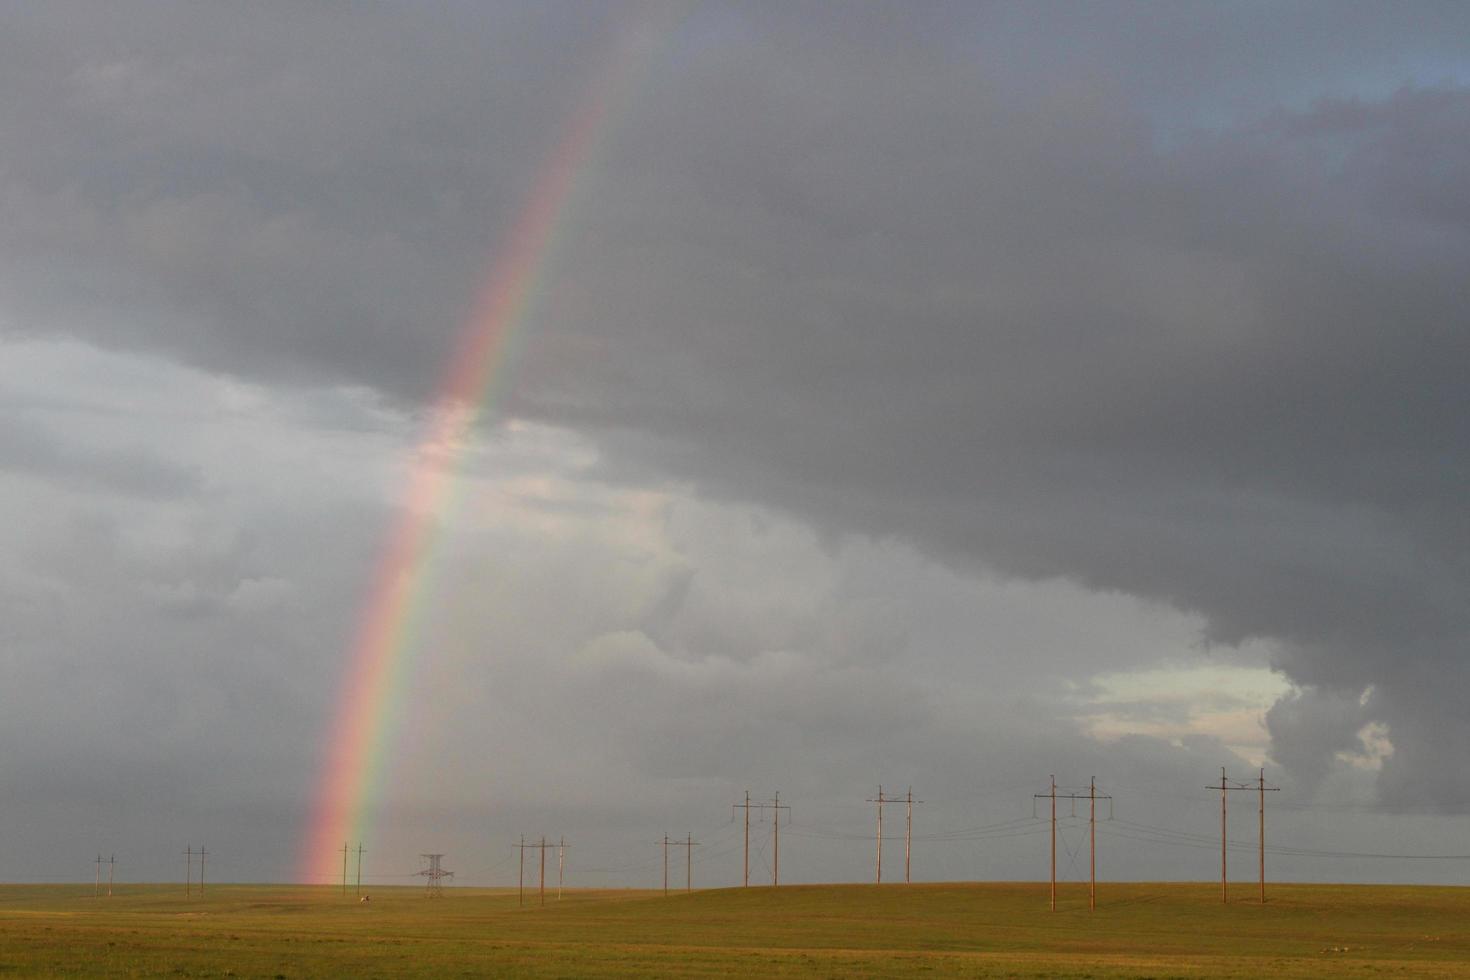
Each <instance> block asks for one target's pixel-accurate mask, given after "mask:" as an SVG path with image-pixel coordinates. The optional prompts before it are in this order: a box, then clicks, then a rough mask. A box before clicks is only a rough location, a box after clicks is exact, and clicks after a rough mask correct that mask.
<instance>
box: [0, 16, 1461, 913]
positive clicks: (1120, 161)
mask: <svg viewBox="0 0 1470 980" xmlns="http://www.w3.org/2000/svg"><path fill="white" fill-rule="evenodd" d="M1467 39H1470V8H1467V7H1466V6H1465V5H1463V4H1457V3H1446V4H1435V3H1416V4H1409V5H1401V4H1396V5H1387V4H1384V5H1369V4H1353V5H1347V4H1341V3H1312V2H1305V0H1303V2H1296V3H1235V4H1208V3H1199V4H1196V3H1185V2H1181V3H1172V4H1168V5H1159V4H1132V3H1096V4H1087V5H1077V4H1062V3H995V4H988V3H987V4H977V3H959V4H946V3H937V2H936V3H926V4H912V3H902V4H900V3H853V4H839V5H832V4H812V3H801V2H796V3H791V2H782V3H770V4H766V3H741V4H723V3H713V2H711V3H697V4H696V3H689V4H677V3H659V2H649V3H615V2H610V3H606V4H598V5H588V4H584V3H557V2H550V3H534V4H532V3H519V4H507V3H479V2H477V3H467V2H466V3H436V4H418V3H413V4H410V3H381V4H341V3H319V4H272V3H263V4H251V5H229V4H208V3H192V2H190V3H182V2H181V3H168V2H156V3H154V2H131V0H130V2H122V3H115V2H114V3H71V2H67V0H60V2H54V3H47V4H39V5H12V6H9V7H7V8H6V9H5V10H4V11H3V12H0V95H3V97H0V518H3V519H0V744H3V745H4V746H5V750H4V751H3V752H0V786H4V787H5V792H4V799H3V802H0V815H3V819H0V824H3V826H4V828H5V829H4V833H3V835H0V880H13V881H52V880H59V881H73V880H76V881H85V880H88V879H89V877H90V876H91V874H92V873H93V870H94V869H93V867H92V862H93V860H94V858H95V856H96V855H97V854H98V853H101V854H102V855H103V856H104V857H105V856H108V855H112V854H115V855H116V857H117V862H118V864H117V873H118V875H119V879H120V880H133V881H142V880H171V879H173V878H176V877H178V876H179V875H181V874H182V873H183V868H182V865H183V863H184V862H183V852H184V850H185V848H186V847H190V848H196V847H199V846H207V847H208V848H209V849H210V855H211V857H210V862H211V863H210V869H211V870H210V874H211V877H212V878H213V877H217V878H219V879H221V880H239V881H312V882H318V883H330V882H331V881H332V880H334V874H335V873H334V872H333V871H332V870H331V869H332V868H333V867H334V864H333V862H334V861H336V860H337V858H336V857H334V856H333V854H332V853H324V852H325V851H327V848H326V846H325V844H324V841H325V840H326V839H327V837H331V835H332V834H335V833H336V832H337V830H338V829H339V828H338V826H337V825H335V824H332V823H331V822H330V821H329V820H326V818H325V817H324V816H323V814H326V813H329V812H332V807H333V806H334V805H335V804H334V800H335V803H339V804H342V805H343V806H349V807H350V808H351V810H352V813H353V814H354V816H353V817H352V818H351V820H350V822H349V823H347V824H343V825H342V826H341V828H340V829H341V830H342V831H343V833H342V834H341V835H339V836H341V837H342V840H341V842H340V843H333V844H332V846H333V847H340V844H341V843H350V844H351V845H352V846H353V847H354V848H355V847H356V846H357V844H358V843H361V844H362V845H363V847H364V848H365V855H366V856H365V858H364V865H363V876H364V879H365V880H366V881H368V882H375V883H379V884H409V883H413V882H414V881H415V880H421V879H416V878H415V877H414V876H415V873H416V872H417V871H418V870H419V869H420V867H421V862H420V854H421V853H424V852H435V853H443V854H444V855H445V858H444V865H445V867H447V868H450V869H452V870H454V871H455V872H456V875H457V877H456V879H455V880H456V882H457V883H461V884H508V883H513V882H514V881H515V877H516V873H517V866H516V861H517V857H516V853H517V852H516V851H515V850H514V849H513V848H512V846H511V845H512V844H514V843H516V842H518V841H519V840H520V839H521V837H522V836H523V835H524V836H526V837H527V838H530V839H536V840H539V839H540V837H541V836H542V835H545V836H546V837H548V838H554V839H558V840H560V839H563V838H565V840H566V841H567V842H568V843H569V844H570V847H569V849H568V852H567V875H568V879H567V880H568V884H572V885H583V886H587V885H597V886H632V887H641V886H651V885H656V884H658V883H659V880H660V874H661V867H662V866H661V857H662V852H661V849H660V845H659V843H658V842H659V841H660V840H661V839H662V838H663V837H664V835H665V834H668V835H672V836H677V837H680V838H684V837H685V836H686V835H692V837H693V839H694V840H696V841H698V842H699V847H698V848H697V849H696V853H695V861H694V872H693V873H694V876H695V884H696V885H701V884H702V885H730V884H738V883H739V881H740V877H741V861H742V849H743V844H742V838H743V825H742V823H741V822H740V821H739V819H738V818H739V815H740V813H741V811H737V810H732V807H731V805H732V804H734V803H736V802H741V801H743V800H744V794H745V793H746V792H747V791H749V792H750V793H751V798H752V799H754V800H757V801H763V802H765V801H770V800H772V799H773V798H774V796H775V794H776V793H778V792H779V793H780V799H781V802H782V803H783V804H789V805H790V807H791V809H790V810H789V811H781V812H782V813H783V815H784V819H786V820H789V823H783V824H782V825H781V877H782V881H783V883H784V882H803V881H810V882H816V881H862V880H868V879H869V878H870V876H871V875H872V874H873V857H874V855H873V850H874V841H873V834H874V829H873V825H874V822H875V817H876V809H877V808H876V806H875V805H874V804H872V803H870V802H868V801H869V800H870V799H871V798H873V797H874V796H876V795H877V794H878V792H879V787H880V786H881V787H882V792H883V793H884V794H885V795H891V794H905V793H907V792H908V791H909V790H910V788H911V789H912V791H913V794H914V798H915V799H918V800H922V801H923V802H922V803H917V804H915V805H914V807H913V810H914V815H913V835H914V845H913V848H914V849H913V875H914V878H915V880H949V879H957V878H958V879H1008V880H1010V879H1030V880H1035V879H1041V878H1044V877H1045V876H1046V874H1047V853H1048V852H1047V832H1048V829H1049V825H1048V823H1047V822H1046V821H1045V820H1043V819H1041V816H1040V815H1042V814H1043V813H1044V807H1045V806H1047V805H1049V804H1042V805H1041V807H1040V808H1039V807H1038V804H1037V801H1036V800H1035V798H1034V797H1035V794H1037V793H1044V792H1048V791H1049V785H1050V783H1049V779H1050V777H1052V776H1055V778H1056V780H1057V782H1058V784H1059V785H1060V786H1061V787H1062V792H1063V793H1064V794H1073V793H1086V792H1088V791H1089V790H1088V788H1089V786H1090V784H1091V781H1092V780H1094V779H1095V780H1096V785H1097V791H1098V792H1099V793H1102V794H1104V795H1105V796H1107V797H1110V798H1111V799H1109V800H1107V801H1106V803H1105V805H1104V804H1100V805H1099V814H1098V815H1099V823H1098V831H1099V833H1098V837H1099V845H1098V846H1099V856H1098V867H1099V875H1100V877H1102V878H1104V879H1107V878H1112V879H1132V880H1164V879H1208V878H1210V877H1212V876H1213V875H1215V874H1217V873H1218V860H1219V850H1218V833H1219V805H1220V795H1221V794H1220V792H1219V791H1218V789H1217V790H1215V791H1214V792H1212V791H1211V790H1210V789H1209V788H1208V786H1209V784H1211V783H1214V784H1216V785H1218V782H1219V779H1220V774H1221V769H1222V767H1223V768H1224V769H1225V770H1226V772H1227V775H1228V777H1229V778H1230V779H1231V780H1233V781H1241V782H1246V781H1250V780H1253V779H1256V778H1257V776H1258V774H1259V772H1260V770H1261V769H1264V771H1265V778H1266V780H1267V781H1268V783H1269V784H1270V785H1272V786H1276V787H1279V788H1280V792H1277V793H1273V794H1272V795H1271V797H1270V799H1269V800H1268V802H1267V808H1268V818H1269V827H1268V844H1269V845H1270V846H1271V850H1270V853H1269V854H1268V863H1269V865H1270V871H1271V874H1272V876H1273V877H1276V878H1279V879H1281V880H1326V881H1336V880H1341V881H1407V882H1430V883H1465V882H1466V880H1467V879H1470V848H1467V847H1466V845H1465V844H1464V835H1465V831H1466V827H1467V819H1470V815H1467V808H1470V770H1467V769H1466V768H1465V766H1464V764H1463V759H1462V754H1463V753H1462V747H1463V746H1464V745H1465V744H1466V742H1467V740H1470V720H1467V715H1466V713H1465V711H1464V703H1463V702H1464V695H1465V692H1466V690H1470V660H1467V657H1466V654H1467V652H1470V604H1467V602H1466V601H1465V600H1466V596H1467V594H1470V561H1467V558H1466V555H1470V495H1467V493H1466V486H1467V484H1470V381H1467V380H1466V367H1467V364H1470V320H1467V312H1466V311H1467V309H1470V305H1467V300H1470V287H1467V282H1470V278H1467V277H1466V275H1465V270H1466V269H1467V268H1470V204H1467V202H1470V171H1467V170H1466V168H1465V167H1464V166H1463V165H1462V163H1463V161H1464V160H1466V159H1470V41H1467ZM476 337H479V338H481V339H482V340H484V341H485V343H486V345H487V346H486V347H485V348H484V352H483V353H476V350H477V348H475V347H474V345H473V343H472V342H471V341H472V340H473V339H474V338H476ZM477 372H478V373H477ZM455 378H470V379H471V381H472V382H473V383H469V382H466V383H465V384H462V385H460V386H458V387H456V382H454V381H453V379H455ZM436 480H437V481H438V482H437V483H435V482H434V481H436ZM426 481H427V482H426ZM430 484H432V485H433V486H435V487H438V490H437V491H436V492H435V493H433V494H424V493H419V490H422V488H423V487H425V486H427V485H430ZM416 488H418V490H416ZM405 527H407V528H410V529H412V534H413V535H414V536H413V537H412V538H411V542H412V543H413V544H414V547H415V548H416V549H417V550H415V551H414V552H413V553H414V554H415V555H416V556H417V558H416V559H415V561H414V562H412V563H405V564H397V563H395V560H394V558H393V556H394V555H395V554H397V552H394V550H393V548H394V542H395V541H398V540H400V539H399V538H395V537H394V535H395V533H400V534H401V533H406V532H404V531H403V529H404V528H405ZM395 529H397V531H395ZM394 597H397V598H396V599H395V598H394ZM395 603H397V604H395ZM375 617H377V618H376V619H375ZM379 620H383V621H385V622H387V623H389V624H390V625H391V626H392V627H393V632H392V636H391V640H389V639H385V640H384V641H383V646H382V647H381V650H382V653H383V655H384V657H385V658H386V659H385V660H384V661H383V662H384V663H385V664H387V665H388V669H386V672H385V673H384V674H383V677H384V678H385V680H384V681H383V687H382V691H381V694H382V697H381V700H379V701H373V702H371V703H369V702H367V701H365V702H363V703H364V704H366V705H367V708H365V709H364V710H365V714H364V715H363V716H362V717H363V719H365V720H364V721H363V724H364V726H365V727H364V728H363V729H362V731H363V732H365V733H367V734H364V735H363V736H362V737H361V740H360V742H359V743H358V744H357V748H359V749H360V750H361V751H360V756H361V769H360V770H353V771H352V772H351V773H347V774H346V776H344V774H343V772H341V771H338V768H337V767H339V766H340V765H341V763H340V761H334V760H338V756H337V755H334V752H336V751H337V750H339V749H341V748H342V745H341V743H342V742H343V741H344V739H345V738H346V736H344V732H346V731H347V730H348V729H347V728H344V724H345V723H344V721H343V719H344V718H346V717H348V715H347V713H346V712H347V711H348V706H349V705H350V704H351V703H352V697H351V695H350V693H349V692H351V691H352V690H354V683H357V682H360V681H361V679H362V676H363V673H364V671H363V666H362V664H363V661H362V660H361V659H359V654H360V653H361V651H362V650H363V649H364V642H365V641H364V637H367V636H369V634H370V633H372V629H373V628H372V627H370V625H369V624H372V623H375V622H378V621H379ZM383 635H384V636H387V633H386V632H384V634H383ZM338 777H343V778H347V777H352V778H356V779H357V783H352V779H351V778H347V782H341V781H340V780H339V779H338ZM349 784H351V785H356V786H357V789H355V790H352V791H350V793H349V792H348V791H345V790H344V791H342V792H343V793H347V795H350V796H351V799H350V800H339V799H337V798H336V797H335V796H334V793H337V792H338V791H337V790H334V789H333V787H334V786H338V785H343V786H346V785H349ZM1229 803H1230V806H1231V811H1230V817H1229V819H1230V837H1231V839H1232V841H1233V842H1234V844H1233V846H1232V857H1231V873H1232V876H1234V877H1237V878H1238V879H1241V880H1246V879H1249V878H1251V876H1252V875H1253V874H1254V870H1255V864H1254V861H1255V851H1254V848H1255V846H1256V830H1255V818H1256V814H1255V812H1254V809H1255V806H1256V805H1257V801H1256V797H1255V795H1254V794H1252V793H1250V792H1240V793H1232V794H1231V797H1230V800H1229ZM1086 805H1087V804H1086V802H1085V801H1084V802H1083V803H1082V804H1080V808H1076V807H1075V806H1074V804H1073V802H1072V801H1070V800H1068V801H1066V802H1064V803H1063V804H1062V805H1061V807H1060V810H1061V818H1062V819H1061V824H1060V827H1061V834H1062V850H1061V853H1062V855H1063V866H1062V867H1061V868H1060V869H1059V872H1060V875H1061V877H1062V878H1063V879H1064V880H1068V881H1077V880H1081V879H1082V878H1083V877H1084V876H1085V870H1086V845H1085V831H1086V819H1087V811H1086ZM1104 810H1106V812H1105V813H1104V812H1103V811H1104ZM770 814H771V811H770V810H760V811H756V813H755V816H754V817H753V820H754V823H753V825H752V831H751V835H752V837H751V840H752V843H751V864H752V869H751V876H752V881H753V882H756V883H769V881H770V876H771V872H770V862H771V858H772V853H771V849H772V840H771V831H772V829H773V828H772V820H771V816H770ZM903 815H904V807H901V806H899V807H890V808H889V809H888V810H887V811H886V821H887V822H886V824H885V835H886V837H887V841H886V843H887V845H888V846H887V848H885V866H884V876H885V879H888V880H892V879H893V878H894V877H896V876H898V875H901V873H902V862H901V857H899V858H895V857H894V856H893V855H895V854H898V855H901V852H902V834H903V829H902V826H903V825H902V817H903ZM323 827H325V828H326V830H325V831H324V832H323V831H322V828H323ZM895 827H897V828H899V829H898V830H895V829H894V828H895ZM324 834H325V836H324ZM895 835H896V836H895ZM331 840H333V841H336V840H337V838H336V837H331ZM338 853H340V852H338ZM676 867H677V865H676Z"/></svg>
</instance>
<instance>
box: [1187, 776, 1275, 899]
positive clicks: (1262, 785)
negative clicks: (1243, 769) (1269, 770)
mask: <svg viewBox="0 0 1470 980" xmlns="http://www.w3.org/2000/svg"><path fill="white" fill-rule="evenodd" d="M1252 784H1254V785H1252ZM1215 788H1216V787H1214V786H1206V787H1205V789H1215ZM1219 790H1220V901H1221V902H1227V901H1229V897H1228V895H1227V891H1226V889H1227V887H1228V886H1227V884H1226V879H1227V877H1228V875H1227V868H1228V866H1227V863H1226V860H1225V856H1226V853H1227V848H1228V846H1229V843H1230V841H1229V836H1228V827H1227V824H1226V820H1225V809H1226V808H1225V797H1226V794H1228V793H1229V792H1231V791H1232V790H1255V791H1256V793H1257V794H1258V795H1259V797H1260V811H1259V817H1260V837H1259V858H1260V873H1261V904H1262V905H1264V904H1266V794H1267V793H1278V792H1280V791H1281V787H1280V786H1267V785H1266V770H1265V769H1264V768H1262V769H1261V772H1260V775H1259V777H1257V778H1256V779H1255V780H1252V781H1251V782H1236V781H1234V780H1231V779H1228V778H1227V777H1226V775H1225V767H1224V766H1221V767H1220V786H1219Z"/></svg>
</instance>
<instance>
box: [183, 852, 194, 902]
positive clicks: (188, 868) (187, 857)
mask: <svg viewBox="0 0 1470 980" xmlns="http://www.w3.org/2000/svg"><path fill="white" fill-rule="evenodd" d="M193 887H194V845H193V844H190V845H189V846H188V847H186V848H184V897H185V898H188V897H189V889H191V888H193Z"/></svg>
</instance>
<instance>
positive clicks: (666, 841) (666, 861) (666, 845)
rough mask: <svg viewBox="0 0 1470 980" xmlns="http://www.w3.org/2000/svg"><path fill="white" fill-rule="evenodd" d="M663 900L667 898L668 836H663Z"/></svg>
mask: <svg viewBox="0 0 1470 980" xmlns="http://www.w3.org/2000/svg"><path fill="white" fill-rule="evenodd" d="M663 844H664V898H668V897H669V835H668V834H664V841H663Z"/></svg>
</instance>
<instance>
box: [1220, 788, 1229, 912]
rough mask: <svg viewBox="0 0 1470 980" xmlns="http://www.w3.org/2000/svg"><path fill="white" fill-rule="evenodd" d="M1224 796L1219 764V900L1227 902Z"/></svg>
mask: <svg viewBox="0 0 1470 980" xmlns="http://www.w3.org/2000/svg"><path fill="white" fill-rule="evenodd" d="M1225 796H1226V793H1225V767H1224V766H1221V767H1220V901H1221V902H1228V901H1229V899H1228V898H1227V897H1226V884H1225V881H1226V865H1225V843H1226V840H1227V837H1226V825H1225Z"/></svg>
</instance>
